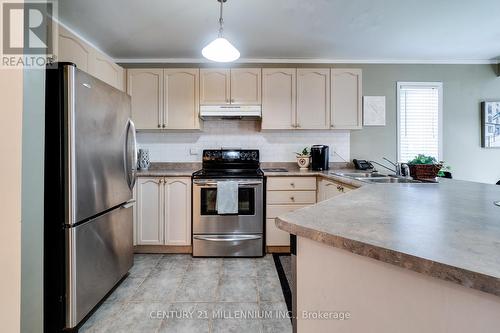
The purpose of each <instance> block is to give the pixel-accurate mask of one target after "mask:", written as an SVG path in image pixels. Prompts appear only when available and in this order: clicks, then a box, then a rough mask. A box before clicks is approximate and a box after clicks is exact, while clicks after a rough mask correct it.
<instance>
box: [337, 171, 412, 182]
mask: <svg viewBox="0 0 500 333" xmlns="http://www.w3.org/2000/svg"><path fill="white" fill-rule="evenodd" d="M331 174H333V175H336V176H341V177H348V178H353V179H356V180H359V181H362V182H366V183H372V184H393V183H421V181H418V180H413V179H409V178H404V177H399V176H396V175H384V174H382V173H378V172H348V173H338V172H332V173H331Z"/></svg>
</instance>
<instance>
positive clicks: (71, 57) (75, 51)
mask: <svg viewBox="0 0 500 333" xmlns="http://www.w3.org/2000/svg"><path fill="white" fill-rule="evenodd" d="M58 30H59V40H58V44H59V45H58V48H59V50H58V52H59V53H58V55H57V61H61V62H63V61H64V62H72V63H74V64H75V65H76V67H77V68H80V69H81V70H83V71H85V72H88V70H89V63H90V57H91V50H90V47H89V46H88V45H87V44H86V43H84V42H83V41H82V40H81V39H80V38H78V37H76V36H75V35H73V34H72V33H71V32H69V31H68V30H66V29H64V28H63V27H61V26H59V28H58Z"/></svg>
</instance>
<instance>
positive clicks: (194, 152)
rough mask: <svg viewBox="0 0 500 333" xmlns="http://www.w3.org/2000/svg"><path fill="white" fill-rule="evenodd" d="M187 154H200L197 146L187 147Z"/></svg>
mask: <svg viewBox="0 0 500 333" xmlns="http://www.w3.org/2000/svg"><path fill="white" fill-rule="evenodd" d="M189 154H190V155H199V154H200V151H199V149H198V148H190V149H189Z"/></svg>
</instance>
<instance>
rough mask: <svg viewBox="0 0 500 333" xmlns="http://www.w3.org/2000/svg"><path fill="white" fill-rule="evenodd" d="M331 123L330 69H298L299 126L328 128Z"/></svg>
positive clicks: (301, 127) (304, 127)
mask: <svg viewBox="0 0 500 333" xmlns="http://www.w3.org/2000/svg"><path fill="white" fill-rule="evenodd" d="M329 124H330V69H326V68H299V69H297V124H296V126H297V128H299V129H326V128H329V127H330V126H329Z"/></svg>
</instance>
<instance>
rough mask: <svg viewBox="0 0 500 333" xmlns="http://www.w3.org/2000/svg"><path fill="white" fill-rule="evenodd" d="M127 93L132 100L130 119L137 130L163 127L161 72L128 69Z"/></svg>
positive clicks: (160, 70)
mask: <svg viewBox="0 0 500 333" xmlns="http://www.w3.org/2000/svg"><path fill="white" fill-rule="evenodd" d="M127 73H128V76H127V92H128V94H129V95H130V97H131V98H132V119H133V120H134V122H135V127H136V128H137V129H158V128H161V127H162V126H163V116H162V113H163V70H162V69H129V70H128V71H127Z"/></svg>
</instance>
